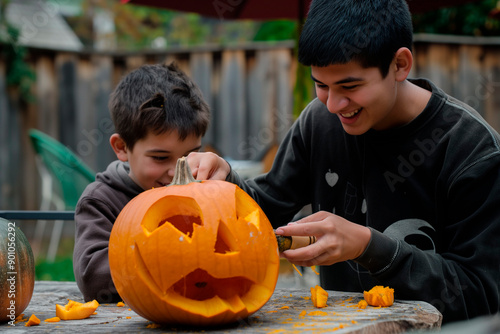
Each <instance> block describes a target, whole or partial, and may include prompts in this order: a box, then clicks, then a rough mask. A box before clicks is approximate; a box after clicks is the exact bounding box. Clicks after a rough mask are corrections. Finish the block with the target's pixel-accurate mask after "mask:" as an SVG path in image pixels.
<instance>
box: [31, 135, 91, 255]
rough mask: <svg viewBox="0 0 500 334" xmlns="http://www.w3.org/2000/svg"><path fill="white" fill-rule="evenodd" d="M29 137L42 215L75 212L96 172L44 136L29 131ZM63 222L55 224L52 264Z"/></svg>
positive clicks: (38, 233)
mask: <svg viewBox="0 0 500 334" xmlns="http://www.w3.org/2000/svg"><path fill="white" fill-rule="evenodd" d="M29 137H30V139H31V143H32V144H33V148H34V149H35V153H36V162H37V168H38V171H39V173H40V177H41V187H42V200H41V205H40V210H41V211H47V210H51V209H55V210H59V211H62V210H74V209H75V206H76V203H77V202H78V199H79V198H80V195H81V194H82V192H83V190H84V189H85V187H86V186H87V185H88V184H89V183H91V182H93V181H94V180H95V174H96V173H95V172H94V171H93V170H92V169H91V168H90V167H88V166H87V165H86V164H85V163H84V162H83V161H82V160H81V159H80V158H78V157H77V156H76V155H75V153H73V151H71V150H70V149H69V148H67V147H66V146H64V145H63V144H61V143H60V142H59V141H57V140H55V139H54V138H52V137H50V136H48V135H47V134H45V133H43V132H41V131H38V130H35V129H31V130H29ZM45 224H46V221H45V220H40V221H38V222H37V227H36V230H35V245H36V246H37V247H39V245H40V243H41V240H42V238H43V233H44V230H45ZM62 229H63V221H62V220H57V221H55V222H54V228H53V229H52V235H51V238H50V244H49V249H48V252H47V261H49V262H50V261H53V260H54V259H55V255H56V253H57V248H58V247H59V240H60V238H61V233H62Z"/></svg>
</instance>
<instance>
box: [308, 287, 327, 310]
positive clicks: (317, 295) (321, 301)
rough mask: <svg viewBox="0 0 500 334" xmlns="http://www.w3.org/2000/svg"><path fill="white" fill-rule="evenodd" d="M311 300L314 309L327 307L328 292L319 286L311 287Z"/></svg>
mask: <svg viewBox="0 0 500 334" xmlns="http://www.w3.org/2000/svg"><path fill="white" fill-rule="evenodd" d="M311 300H312V302H313V305H314V307H317V308H322V307H326V301H327V300H328V292H326V291H325V290H324V289H323V288H322V287H320V286H319V285H316V286H315V287H311Z"/></svg>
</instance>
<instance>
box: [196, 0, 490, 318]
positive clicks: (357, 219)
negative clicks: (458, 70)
mask: <svg viewBox="0 0 500 334" xmlns="http://www.w3.org/2000/svg"><path fill="white" fill-rule="evenodd" d="M411 47H412V23H411V16H410V13H409V10H408V6H407V4H406V2H405V1H404V0H370V1H347V0H313V2H312V4H311V8H310V12H309V14H308V17H307V21H306V23H305V25H304V27H303V31H302V35H301V37H300V42H299V61H300V62H301V63H303V64H304V65H307V66H311V77H312V79H313V80H314V82H315V84H316V93H317V99H315V100H313V101H312V102H311V103H310V104H309V106H308V107H307V108H306V109H305V110H304V111H303V112H302V114H301V115H300V117H299V119H298V120H297V122H296V123H295V124H294V125H293V126H292V128H291V130H290V131H289V133H288V135H287V137H286V138H285V139H284V141H283V142H282V144H281V146H280V149H279V151H278V153H277V155H276V159H275V161H274V164H273V167H272V169H271V171H270V172H269V173H268V174H266V175H262V176H259V177H257V178H255V179H253V180H250V181H248V182H243V181H241V180H240V179H239V178H238V176H237V175H236V174H235V173H234V172H229V167H228V166H227V163H226V162H224V161H222V160H211V159H212V158H213V157H208V158H207V157H204V156H200V155H197V154H191V155H190V156H189V160H188V161H189V163H190V165H191V166H192V169H193V170H196V173H197V175H198V176H197V178H198V179H203V178H206V177H209V176H211V175H212V173H213V172H214V171H217V172H218V173H222V172H224V173H229V175H228V176H227V180H229V181H232V182H235V183H237V184H239V185H240V187H242V188H243V189H244V190H245V191H247V192H248V193H249V194H251V195H252V196H253V197H254V198H255V199H256V200H257V202H258V203H259V204H260V205H261V207H262V208H263V209H264V211H265V212H266V214H267V215H268V217H269V218H270V220H271V222H272V223H273V225H274V226H275V227H276V228H277V229H276V233H277V234H284V235H314V236H316V237H317V242H316V243H315V244H313V245H310V246H308V247H304V248H301V249H297V250H288V251H285V252H284V253H283V256H284V257H285V258H287V259H288V260H290V261H291V262H292V263H294V264H297V265H304V266H311V265H321V284H322V286H323V287H324V288H326V289H332V290H343V291H357V292H362V291H363V290H368V289H370V288H372V287H373V286H374V285H385V286H390V287H392V288H394V289H395V295H396V298H400V299H414V300H423V301H427V302H429V303H431V304H433V305H434V306H436V307H437V308H438V309H439V310H440V311H441V312H442V313H443V316H444V322H449V321H454V320H461V319H468V318H472V317H475V316H478V315H482V314H490V313H496V312H498V311H499V303H500V243H499V242H498V240H500V209H499V207H500V206H499V204H500V136H499V135H498V133H497V132H495V131H494V130H493V129H492V128H491V127H490V126H489V125H488V124H487V123H486V122H485V121H484V120H483V119H482V118H481V116H480V115H479V114H478V113H477V112H476V111H475V110H473V109H472V108H471V107H469V106H467V105H465V104H464V103H462V102H460V101H457V100H456V99H454V98H452V97H450V96H449V95H447V94H446V93H444V92H443V91H442V90H440V89H439V88H437V87H436V86H435V85H434V84H433V83H431V82H430V81H428V80H423V79H420V80H410V79H407V76H408V74H409V72H410V70H411V67H412V62H413V56H412V53H411ZM207 159H208V160H207ZM207 161H208V162H209V163H208V162H207ZM210 164H211V165H210ZM198 165H199V166H200V167H199V168H198V169H197V166H198ZM207 166H210V168H208V167H207ZM306 204H311V205H312V209H313V212H315V213H314V214H312V215H311V216H308V217H306V218H304V219H302V220H299V221H297V222H294V223H290V224H288V225H286V226H281V225H283V224H286V223H287V222H288V221H290V220H291V219H292V217H293V216H294V215H295V214H296V213H297V212H298V211H299V210H300V209H301V208H302V207H303V206H304V205H306Z"/></svg>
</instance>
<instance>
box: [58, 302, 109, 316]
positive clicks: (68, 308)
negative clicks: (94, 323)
mask: <svg viewBox="0 0 500 334" xmlns="http://www.w3.org/2000/svg"><path fill="white" fill-rule="evenodd" d="M97 307H99V303H98V302H97V300H93V301H91V302H87V303H79V302H75V301H74V300H68V303H67V304H66V305H64V306H62V305H59V304H56V316H57V317H58V318H59V319H61V320H80V319H86V318H88V317H90V316H91V315H92V313H94V312H95V310H96V309H97Z"/></svg>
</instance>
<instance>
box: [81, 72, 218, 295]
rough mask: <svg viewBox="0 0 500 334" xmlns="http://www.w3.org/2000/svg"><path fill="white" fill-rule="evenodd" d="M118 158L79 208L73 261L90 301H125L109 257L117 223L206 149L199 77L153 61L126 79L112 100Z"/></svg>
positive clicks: (205, 111) (113, 141)
mask: <svg viewBox="0 0 500 334" xmlns="http://www.w3.org/2000/svg"><path fill="white" fill-rule="evenodd" d="M109 109H110V112H111V116H112V119H113V122H114V125H115V130H116V133H115V134H113V135H112V136H111V138H110V144H111V147H112V148H113V150H114V151H115V153H116V156H117V158H118V160H117V161H114V162H112V163H111V164H110V165H109V166H108V168H107V169H106V171H105V172H103V173H99V174H97V176H96V181H95V182H93V183H91V184H90V185H89V186H88V187H87V188H86V189H85V191H84V192H83V194H82V196H81V198H80V200H79V202H78V204H77V207H76V211H75V222H76V240H75V249H74V254H73V267H74V272H75V278H76V282H77V284H78V287H79V288H80V290H81V292H82V294H83V296H84V298H85V300H86V301H88V300H92V299H97V300H98V301H99V302H107V303H109V302H116V301H119V300H120V296H119V295H118V294H117V292H116V289H115V287H114V285H113V282H112V279H111V274H110V270H109V262H108V242H109V236H110V233H111V229H112V227H113V223H114V222H115V219H116V217H117V216H118V214H119V213H120V211H121V210H122V209H123V207H124V206H125V205H126V204H127V203H128V202H129V201H130V200H131V199H132V198H133V197H135V196H136V195H138V194H139V193H141V192H142V191H144V190H147V189H151V188H153V187H161V186H165V185H168V184H169V183H170V182H171V181H172V178H173V174H174V169H175V164H176V162H177V159H178V158H180V157H182V156H185V155H188V154H189V153H190V152H195V151H198V150H199V149H200V147H201V138H202V136H203V135H204V134H205V131H206V129H207V126H208V122H209V108H208V105H207V104H206V102H205V101H204V100H203V97H202V94H201V92H200V90H199V89H198V87H197V86H196V85H195V83H194V82H193V81H192V80H190V79H189V78H188V77H187V76H186V74H184V73H183V72H182V71H181V70H180V69H179V68H178V67H177V66H175V65H173V64H172V65H169V66H165V65H145V66H142V67H140V68H139V69H137V70H135V71H132V72H131V73H130V74H128V75H127V76H126V77H124V78H123V80H122V81H121V82H120V83H119V84H118V86H117V87H116V89H115V91H114V92H113V93H112V95H111V98H110V101H109Z"/></svg>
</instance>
